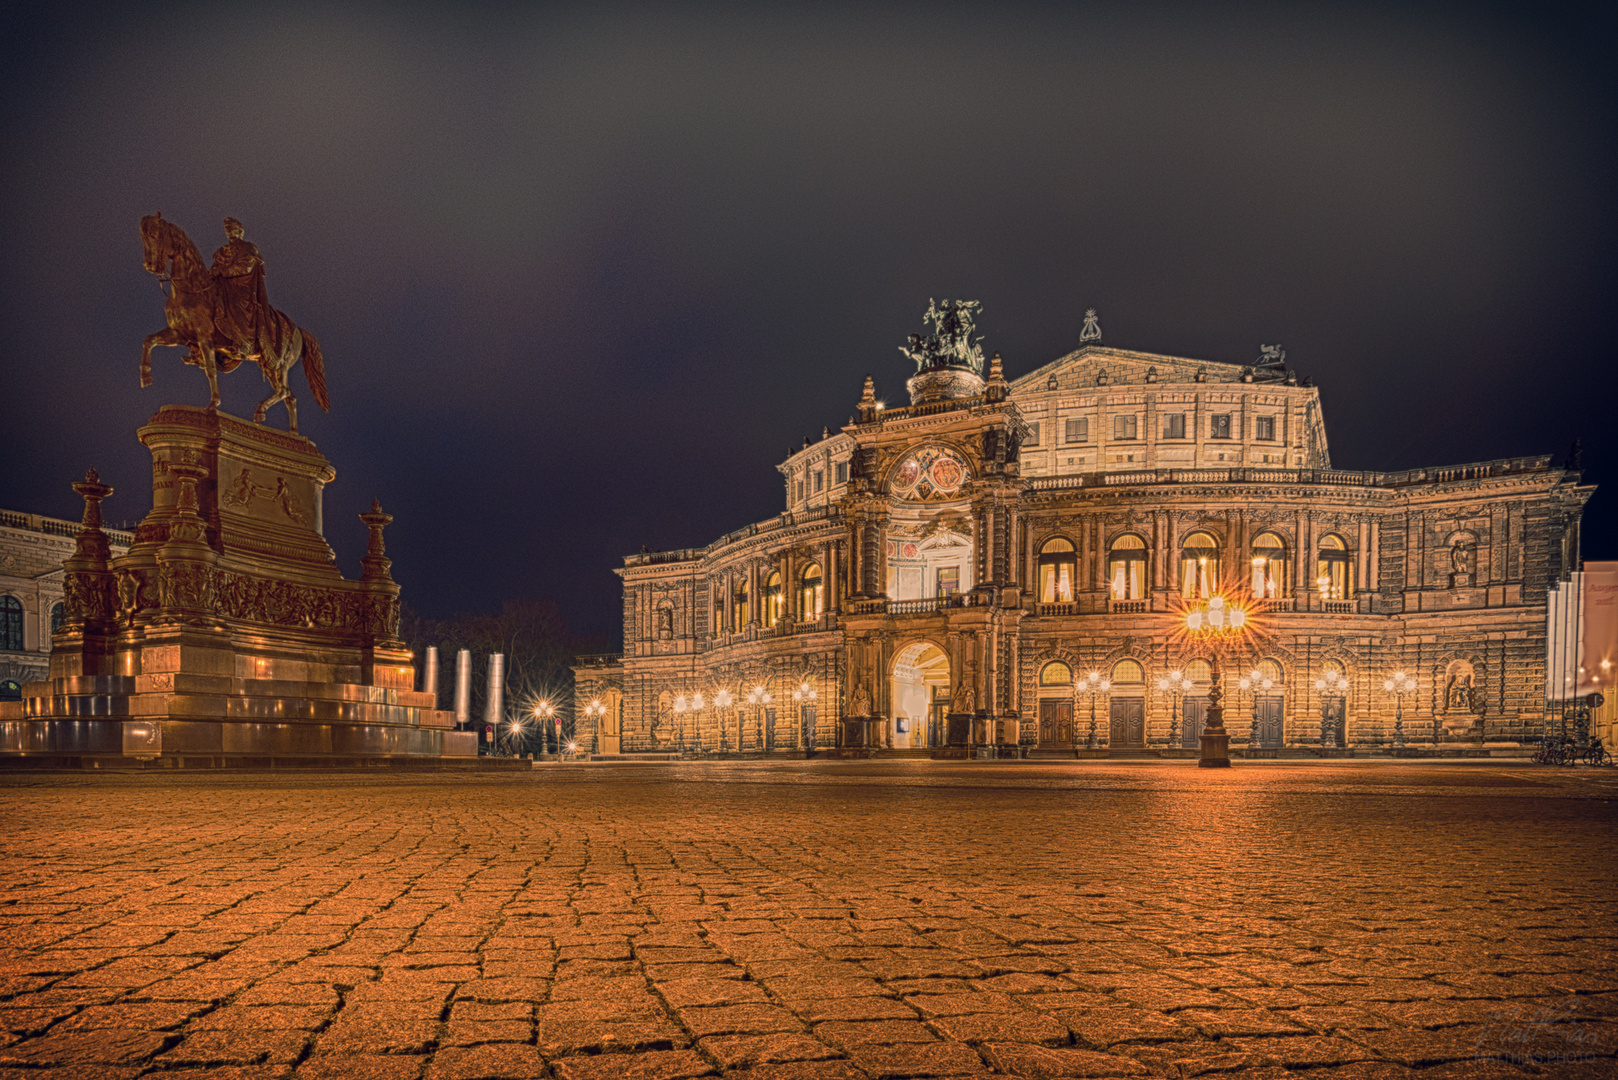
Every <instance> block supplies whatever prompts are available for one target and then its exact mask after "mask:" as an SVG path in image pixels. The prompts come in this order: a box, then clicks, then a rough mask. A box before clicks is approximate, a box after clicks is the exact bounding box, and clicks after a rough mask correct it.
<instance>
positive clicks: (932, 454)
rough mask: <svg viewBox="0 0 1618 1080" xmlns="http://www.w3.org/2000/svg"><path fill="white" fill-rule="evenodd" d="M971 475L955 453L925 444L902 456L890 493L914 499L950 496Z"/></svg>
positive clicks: (924, 500) (938, 498)
mask: <svg viewBox="0 0 1618 1080" xmlns="http://www.w3.org/2000/svg"><path fill="white" fill-rule="evenodd" d="M970 476H971V473H970V471H969V470H968V469H967V466H966V462H965V461H963V460H962V459H961V457H960V456H959V455H958V454H955V453H953V452H951V451H949V450H945V449H943V448H942V447H937V446H924V447H922V448H921V449H920V450H917V451H916V452H915V453H914V454H911V455H910V456H909V457H908V458H906V459H905V461H904V464H902V465H900V466H899V470H898V472H896V473H894V475H893V493H894V494H895V495H897V496H899V498H901V499H910V500H914V501H917V502H927V501H929V500H933V501H936V500H943V499H953V498H955V497H957V494H958V493H959V492H960V490H961V487H962V485H964V484H965V483H966V481H967V479H968V478H969V477H970Z"/></svg>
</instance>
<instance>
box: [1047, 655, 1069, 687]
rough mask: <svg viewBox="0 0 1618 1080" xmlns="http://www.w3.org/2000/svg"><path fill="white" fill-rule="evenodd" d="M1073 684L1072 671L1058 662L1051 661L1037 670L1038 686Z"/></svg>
mask: <svg viewBox="0 0 1618 1080" xmlns="http://www.w3.org/2000/svg"><path fill="white" fill-rule="evenodd" d="M1072 682H1073V669H1072V668H1070V667H1068V666H1067V665H1066V664H1064V663H1062V661H1060V660H1052V661H1051V662H1050V663H1048V664H1046V665H1045V666H1044V667H1042V668H1040V670H1039V685H1041V686H1069V685H1071V684H1072Z"/></svg>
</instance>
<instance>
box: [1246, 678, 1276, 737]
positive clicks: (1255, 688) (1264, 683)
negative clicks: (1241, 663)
mask: <svg viewBox="0 0 1618 1080" xmlns="http://www.w3.org/2000/svg"><path fill="white" fill-rule="evenodd" d="M1237 685H1239V686H1240V687H1241V688H1242V689H1243V690H1248V691H1251V692H1252V695H1253V730H1252V731H1251V732H1249V733H1248V736H1247V748H1248V749H1249V750H1252V749H1254V748H1256V747H1257V746H1258V745H1259V737H1258V692H1259V691H1260V690H1269V689H1270V688H1271V687H1273V686H1274V685H1275V682H1274V680H1272V679H1270V678H1269V677H1268V676H1266V675H1264V674H1263V673H1262V672H1259V671H1256V670H1255V671H1252V672H1249V673H1248V674H1246V675H1243V676H1242V681H1241V682H1240V683H1238V684H1237Z"/></svg>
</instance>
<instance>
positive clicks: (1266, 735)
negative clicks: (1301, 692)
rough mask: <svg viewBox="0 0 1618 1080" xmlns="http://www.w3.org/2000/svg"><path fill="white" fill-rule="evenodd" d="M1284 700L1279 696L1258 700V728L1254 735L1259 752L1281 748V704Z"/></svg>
mask: <svg viewBox="0 0 1618 1080" xmlns="http://www.w3.org/2000/svg"><path fill="white" fill-rule="evenodd" d="M1284 700H1285V699H1284V698H1282V697H1281V696H1280V695H1277V696H1275V697H1261V698H1259V699H1258V727H1257V729H1256V730H1255V735H1256V736H1257V745H1258V748H1259V749H1261V750H1277V749H1279V748H1280V746H1281V703H1282V702H1283V701H1284Z"/></svg>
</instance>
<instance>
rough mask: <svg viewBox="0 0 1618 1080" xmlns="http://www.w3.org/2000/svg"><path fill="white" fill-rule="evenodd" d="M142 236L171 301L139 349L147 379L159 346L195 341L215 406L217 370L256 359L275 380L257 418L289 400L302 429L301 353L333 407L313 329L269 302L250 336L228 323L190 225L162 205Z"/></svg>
mask: <svg viewBox="0 0 1618 1080" xmlns="http://www.w3.org/2000/svg"><path fill="white" fill-rule="evenodd" d="M232 224H234V223H232ZM140 238H141V245H142V247H143V248H144V249H145V250H144V256H145V265H146V269H147V270H148V271H150V272H151V273H153V274H156V275H158V277H159V278H160V279H161V280H166V281H167V282H168V283H169V289H168V301H167V302H166V303H165V304H164V305H163V312H164V314H165V315H166V316H167V318H168V326H167V327H166V328H165V329H162V330H159V331H158V332H157V333H155V334H152V335H150V336H148V337H147V339H146V343H145V347H144V348H143V349H142V350H141V357H140V384H141V386H143V387H145V386H150V385H151V384H152V348H153V346H157V345H185V346H188V347H189V349H190V355H189V356H187V357H186V360H185V362H186V363H188V364H195V365H197V366H198V367H200V368H202V370H203V372H204V373H205V374H206V375H207V376H208V394H209V401H208V407H209V408H210V409H217V408H219V379H218V372H226V373H229V372H231V371H233V370H235V369H236V367H237V366H238V365H240V364H241V362H242V361H243V360H248V359H251V360H255V361H257V363H258V366H259V370H261V371H262V372H263V373H264V379H265V381H266V382H268V383H269V384H270V396H269V397H267V398H265V399H264V400H263V401H261V402H259V404H258V408H257V409H256V410H254V412H253V421H254V422H255V423H263V422H264V415H265V413H266V411H267V410H268V409H269V407H270V406H271V405H274V404H275V403H276V402H278V401H280V402H284V403H285V404H286V410H287V424H288V426H289V427H290V429H291V430H292V432H293V433H294V434H296V433H297V430H298V399H297V398H296V397H294V396H293V394H292V388H291V386H290V385H289V384H288V382H287V375H288V373H289V372H290V371H291V370H292V365H293V364H296V363H297V362H298V360H299V358H300V357H301V358H302V359H303V361H304V365H303V374H304V378H306V379H307V380H308V382H309V390H310V392H311V393H313V394H314V395H315V401H317V402H318V403H319V404H320V407H321V408H322V409H324V410H326V411H328V412H329V411H330V410H331V402H330V401H329V400H328V399H327V397H326V370H325V367H324V365H323V364H322V361H321V356H320V343H319V342H318V341H316V340H315V336H314V335H313V334H311V333H309V331H307V330H303V329H300V328H299V327H298V325H297V324H296V323H294V322H293V321H292V320H291V319H289V318H287V317H286V315H284V314H282V313H281V312H279V311H277V310H275V309H274V308H272V307H270V306H269V305H268V304H267V303H265V304H263V305H261V309H260V311H259V312H258V317H257V318H255V319H253V320H252V330H251V334H252V337H251V338H250V339H247V340H238V339H237V338H236V337H235V336H234V335H232V334H231V333H229V332H227V331H226V329H225V327H224V326H223V325H222V323H224V322H225V319H224V314H225V312H224V303H225V298H224V297H222V296H221V295H220V292H219V290H220V286H219V284H218V282H216V281H215V279H214V276H213V275H212V274H211V273H210V272H209V269H208V267H207V266H206V265H205V264H204V263H203V261H202V253H201V252H199V251H198V250H197V246H196V245H195V244H193V243H192V242H191V238H190V237H189V236H187V235H186V234H185V230H183V229H181V228H180V227H179V226H178V225H175V224H174V223H173V222H170V221H165V220H164V219H163V215H162V213H161V212H158V213H155V214H149V215H147V216H146V217H143V218H141V219H140Z"/></svg>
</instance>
